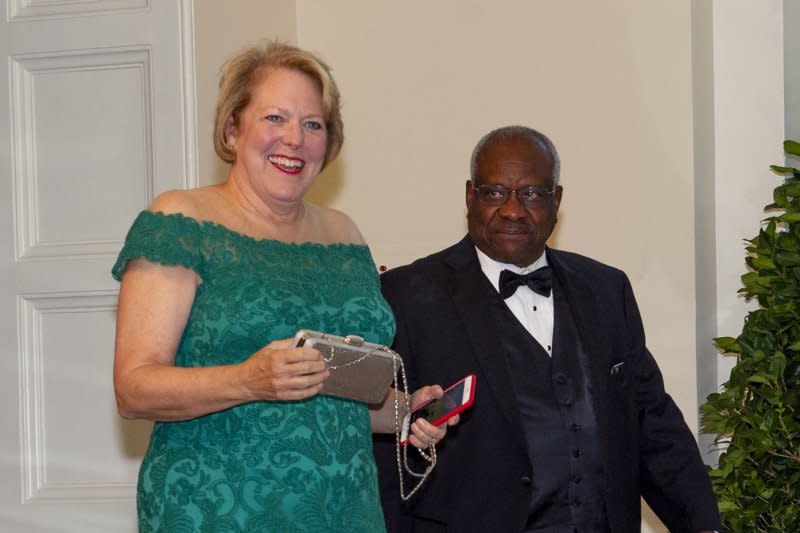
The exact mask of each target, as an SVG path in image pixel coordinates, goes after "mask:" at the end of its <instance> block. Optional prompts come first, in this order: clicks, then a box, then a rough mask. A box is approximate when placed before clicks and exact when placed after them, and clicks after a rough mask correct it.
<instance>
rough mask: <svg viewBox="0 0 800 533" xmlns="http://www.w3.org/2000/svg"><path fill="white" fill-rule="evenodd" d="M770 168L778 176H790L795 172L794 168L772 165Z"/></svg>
mask: <svg viewBox="0 0 800 533" xmlns="http://www.w3.org/2000/svg"><path fill="white" fill-rule="evenodd" d="M769 168H771V169H772V170H774V171H775V172H777V173H778V174H789V173H790V172H792V171H794V169H793V168H792V167H779V166H778V165H770V166H769Z"/></svg>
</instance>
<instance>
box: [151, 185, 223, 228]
mask: <svg viewBox="0 0 800 533" xmlns="http://www.w3.org/2000/svg"><path fill="white" fill-rule="evenodd" d="M217 196H218V195H217V194H216V193H215V192H214V191H213V187H200V188H197V189H174V190H171V191H166V192H163V193H161V194H159V195H158V196H156V198H155V199H154V200H153V202H152V203H151V204H150V207H149V209H150V211H160V212H162V213H164V214H167V215H169V214H174V213H180V214H182V215H185V216H187V217H191V218H194V219H196V220H207V219H209V218H211V217H212V215H211V214H212V213H213V212H214V211H215V208H214V204H215V203H216V201H217V200H216V198H215V197H217Z"/></svg>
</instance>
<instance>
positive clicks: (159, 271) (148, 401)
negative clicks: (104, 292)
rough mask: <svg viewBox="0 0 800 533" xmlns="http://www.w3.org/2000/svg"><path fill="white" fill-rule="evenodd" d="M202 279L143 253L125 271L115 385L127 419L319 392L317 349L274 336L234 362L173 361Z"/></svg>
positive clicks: (321, 366) (176, 415) (171, 416)
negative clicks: (182, 363)
mask: <svg viewBox="0 0 800 533" xmlns="http://www.w3.org/2000/svg"><path fill="white" fill-rule="evenodd" d="M199 283H200V279H199V277H198V275H197V273H195V272H194V271H193V270H190V269H188V268H184V267H181V266H165V265H160V264H156V263H152V262H149V261H147V260H144V259H137V260H134V261H131V262H130V263H129V264H128V266H127V268H126V270H125V274H124V275H123V278H122V286H121V288H120V295H119V307H118V312H117V334H116V343H115V353H114V388H115V391H116V398H117V407H118V409H119V412H120V415H122V416H123V417H124V418H145V419H149V420H187V419H190V418H195V417H197V416H201V415H205V414H208V413H212V412H216V411H220V410H222V409H226V408H229V407H232V406H234V405H238V404H241V403H245V402H249V401H254V400H299V399H302V398H307V397H309V396H313V395H314V394H317V393H318V392H319V390H320V389H321V388H322V381H323V380H324V379H325V377H327V375H328V370H327V369H326V368H325V363H324V361H323V360H322V357H321V354H320V353H319V352H317V351H316V350H311V349H308V348H292V343H291V340H288V339H287V340H284V341H275V342H272V343H270V344H269V345H267V346H265V347H264V348H262V349H261V350H259V351H257V352H256V353H254V354H253V355H252V356H251V357H250V358H249V359H247V360H246V361H244V362H242V363H239V364H235V365H224V366H216V367H205V368H183V367H176V366H175V354H176V352H177V349H178V343H179V342H180V339H181V336H182V335H183V330H184V328H185V327H186V322H187V319H188V316H189V312H190V311H191V308H192V303H193V302H194V295H195V291H196V288H197V286H198V284H199Z"/></svg>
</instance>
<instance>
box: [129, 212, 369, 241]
mask: <svg viewBox="0 0 800 533" xmlns="http://www.w3.org/2000/svg"><path fill="white" fill-rule="evenodd" d="M143 214H148V215H151V216H156V217H162V218H165V219H170V218H173V219H176V220H186V221H188V222H191V223H193V224H196V225H197V226H198V227H204V226H205V227H209V228H214V229H216V230H217V231H221V232H224V233H227V234H229V235H232V236H234V237H237V238H239V239H242V240H244V241H249V242H252V243H255V244H258V243H262V244H266V243H275V244H277V245H283V246H288V247H310V248H323V249H326V248H345V249H347V248H357V249H369V246H368V245H367V244H366V243H355V242H329V243H324V242H314V241H303V242H290V241H282V240H280V239H275V238H272V237H253V236H252V235H248V234H246V233H242V232H240V231H236V230H233V229H231V228H229V227H228V226H225V225H223V224H220V223H219V222H214V221H213V220H198V219H196V218H194V217H192V216H189V215H185V214H183V213H164V212H163V211H150V210H149V209H145V210H143V211H142V212H141V213H140V216H141V215H143Z"/></svg>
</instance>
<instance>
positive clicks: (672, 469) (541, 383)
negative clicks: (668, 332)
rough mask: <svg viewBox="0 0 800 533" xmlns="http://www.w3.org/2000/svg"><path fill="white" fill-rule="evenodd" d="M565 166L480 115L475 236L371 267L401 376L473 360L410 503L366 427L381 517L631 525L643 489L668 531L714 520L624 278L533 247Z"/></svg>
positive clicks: (540, 139) (475, 524) (458, 526)
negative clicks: (467, 384) (467, 383)
mask: <svg viewBox="0 0 800 533" xmlns="http://www.w3.org/2000/svg"><path fill="white" fill-rule="evenodd" d="M559 166H560V165H559V158H558V154H557V152H556V149H555V147H554V146H553V144H552V143H551V142H550V140H549V139H548V138H547V137H546V136H544V135H542V134H541V133H539V132H536V131H534V130H531V129H529V128H525V127H519V126H511V127H505V128H500V129H498V130H495V131H492V132H491V133H489V134H488V135H486V136H485V137H484V138H483V139H481V141H480V142H479V143H478V145H477V146H476V148H475V150H474V152H473V155H472V164H471V173H472V176H471V179H470V180H468V181H467V183H466V202H467V220H468V228H469V235H468V236H467V237H465V238H464V239H463V240H462V241H461V242H459V243H457V244H456V245H454V246H452V247H450V248H447V249H446V250H443V251H440V252H438V253H435V254H433V255H431V256H429V257H426V258H423V259H420V260H418V261H416V262H414V263H413V264H411V265H408V266H404V267H400V268H397V269H393V270H390V271H388V272H386V273H384V274H383V276H382V284H383V291H384V296H385V297H386V299H387V300H388V301H389V304H390V305H391V306H392V308H393V310H394V313H395V316H396V318H397V336H396V339H395V346H394V348H395V349H396V350H397V351H398V352H399V353H400V354H401V355H402V356H403V358H404V359H405V364H406V370H407V374H408V378H409V381H410V388H414V387H416V386H418V385H419V384H420V383H441V384H443V385H446V384H449V383H454V382H456V381H458V380H459V379H460V378H462V377H463V376H464V375H466V374H471V373H472V374H475V375H476V376H477V390H476V392H475V403H474V405H473V407H472V408H471V409H470V410H468V411H465V412H464V413H462V418H461V423H460V424H459V425H458V426H455V427H453V428H451V429H450V431H449V433H448V436H447V438H446V439H445V440H444V441H443V442H442V444H441V445H440V447H439V453H438V464H437V466H436V468H435V469H434V471H433V473H432V474H431V477H430V479H428V480H427V481H426V482H425V484H424V485H423V486H422V488H421V489H420V491H419V492H418V493H417V494H416V495H414V497H413V498H412V499H411V500H410V501H409V502H408V503H407V504H401V502H400V498H399V496H398V494H397V485H398V479H397V459H396V458H395V454H394V450H393V448H392V447H391V444H390V443H387V442H380V441H377V442H376V454H377V457H378V459H379V469H380V476H381V484H382V490H383V496H382V497H383V500H384V510H385V515H386V520H387V525H388V527H389V530H390V531H402V532H405V531H413V532H415V533H416V532H429V531H430V532H433V531H439V532H443V531H448V532H454V531H455V532H501V533H506V532H509V533H520V532H536V533H567V532H577V533H601V532H602V533H628V532H639V531H640V530H641V525H640V524H641V517H640V504H639V497H640V496H643V497H644V498H645V500H646V501H647V502H648V504H649V505H650V507H651V508H652V509H653V510H654V511H655V513H656V514H657V515H658V516H659V517H660V518H661V520H662V521H663V522H664V523H665V524H666V525H667V527H668V528H669V529H670V531H672V532H675V533H678V532H686V533H698V532H703V531H711V530H715V529H717V530H718V529H720V521H719V513H718V510H717V505H716V502H715V499H714V495H713V493H712V490H711V484H710V482H709V479H708V476H707V475H706V471H705V467H704V465H703V463H702V461H701V458H700V455H699V452H698V449H697V444H696V442H695V440H694V437H693V436H692V433H691V431H690V430H689V428H688V427H687V426H686V423H685V422H684V420H683V417H682V415H681V413H680V411H679V410H678V408H677V406H676V405H675V403H674V402H673V400H672V399H671V398H670V397H669V396H668V395H667V394H666V392H665V391H664V386H663V380H662V377H661V373H660V371H659V369H658V367H657V365H656V362H655V360H654V359H653V357H652V355H651V354H650V352H649V351H648V350H647V348H646V347H645V340H644V331H643V327H642V322H641V318H640V316H639V311H638V309H637V306H636V301H635V299H634V296H633V292H632V290H631V285H630V283H629V281H628V279H627V277H626V276H625V274H624V273H623V272H621V271H620V270H617V269H614V268H612V267H609V266H606V265H603V264H601V263H599V262H597V261H594V260H592V259H589V258H587V257H583V256H580V255H577V254H573V253H569V252H563V251H558V250H553V249H551V248H548V247H546V246H545V241H546V240H547V239H548V237H549V236H550V234H551V233H552V231H553V228H554V227H555V224H556V215H557V213H558V207H559V204H560V203H561V196H562V193H563V190H562V187H561V186H560V185H558V177H559ZM529 272H535V274H532V275H531V277H530V278H529V279H528V278H524V277H519V276H517V274H526V273H529ZM551 287H552V288H551ZM412 455H413V453H410V454H409V456H412Z"/></svg>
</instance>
